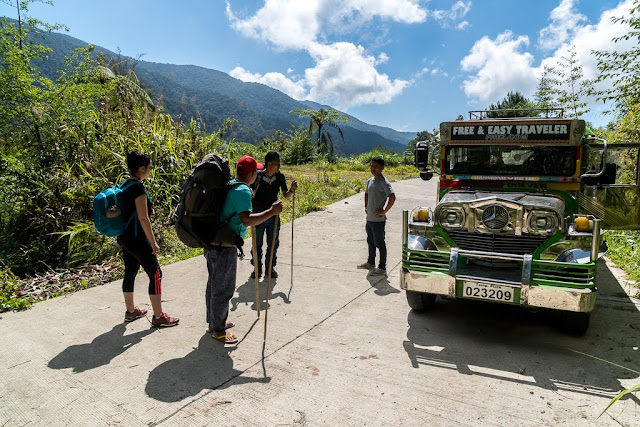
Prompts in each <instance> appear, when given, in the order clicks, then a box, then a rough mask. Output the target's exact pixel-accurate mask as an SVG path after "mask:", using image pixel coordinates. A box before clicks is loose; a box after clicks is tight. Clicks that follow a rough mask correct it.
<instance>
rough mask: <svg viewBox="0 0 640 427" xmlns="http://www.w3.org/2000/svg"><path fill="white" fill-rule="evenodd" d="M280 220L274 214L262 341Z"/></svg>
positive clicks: (264, 340)
mask: <svg viewBox="0 0 640 427" xmlns="http://www.w3.org/2000/svg"><path fill="white" fill-rule="evenodd" d="M279 222H280V215H276V220H275V223H276V224H275V227H274V228H273V239H271V253H270V254H269V275H268V276H267V299H266V300H265V307H264V339H263V343H265V342H267V316H268V315H269V290H270V289H271V269H272V268H273V253H274V252H275V246H276V237H277V236H278V225H279Z"/></svg>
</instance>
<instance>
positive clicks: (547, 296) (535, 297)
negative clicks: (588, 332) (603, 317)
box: [400, 269, 596, 313]
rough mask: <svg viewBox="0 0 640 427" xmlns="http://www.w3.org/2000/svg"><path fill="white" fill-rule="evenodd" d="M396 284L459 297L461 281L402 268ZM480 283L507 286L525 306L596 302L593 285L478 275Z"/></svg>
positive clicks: (580, 307)
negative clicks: (549, 283) (515, 280)
mask: <svg viewBox="0 0 640 427" xmlns="http://www.w3.org/2000/svg"><path fill="white" fill-rule="evenodd" d="M400 280H401V282H400V287H401V288H402V289H405V290H407V291H415V292H423V293H429V294H436V295H442V296H446V297H451V298H463V296H462V291H461V289H462V283H463V282H464V280H465V279H457V278H456V277H452V276H449V275H448V274H446V273H439V272H432V273H425V272H412V271H409V270H406V269H403V271H402V273H401V275H400ZM481 281H482V282H483V283H489V284H499V285H502V286H510V287H512V288H513V290H514V294H515V295H516V298H515V301H514V304H519V305H521V306H527V307H544V308H550V309H555V310H566V311H576V312H584V313H588V312H591V311H592V310H593V308H594V306H595V302H596V289H595V287H594V288H586V289H584V288H582V289H581V288H566V287H558V286H545V285H531V284H529V285H524V284H510V283H505V282H503V281H499V280H491V279H487V278H482V279H481Z"/></svg>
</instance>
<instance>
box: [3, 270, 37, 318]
mask: <svg viewBox="0 0 640 427" xmlns="http://www.w3.org/2000/svg"><path fill="white" fill-rule="evenodd" d="M34 303H35V300H34V299H33V298H30V297H26V296H24V295H22V291H21V289H20V286H19V285H18V282H17V280H16V277H15V276H14V275H13V273H12V272H11V270H9V269H0V312H2V311H9V310H24V309H25V308H27V307H29V306H31V305H32V304H34Z"/></svg>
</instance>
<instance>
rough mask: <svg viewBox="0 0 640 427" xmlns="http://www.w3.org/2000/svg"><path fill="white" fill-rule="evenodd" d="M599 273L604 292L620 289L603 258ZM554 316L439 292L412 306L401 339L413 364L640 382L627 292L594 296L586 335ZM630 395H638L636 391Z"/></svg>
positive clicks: (607, 385) (615, 383) (578, 381)
mask: <svg viewBox="0 0 640 427" xmlns="http://www.w3.org/2000/svg"><path fill="white" fill-rule="evenodd" d="M599 274H601V275H602V277H599V280H600V281H601V284H602V285H603V287H604V288H605V296H606V295H609V292H614V293H615V294H616V295H622V294H621V293H620V292H619V290H620V285H619V284H618V285H615V286H614V285H612V284H611V280H614V281H615V278H614V277H613V275H612V274H611V272H610V271H609V270H608V268H607V267H606V266H605V267H604V268H601V270H600V273H599ZM607 275H609V276H610V277H607ZM615 283H616V284H617V282H615ZM616 287H617V288H618V289H616ZM624 295H625V296H626V294H624ZM559 321H560V317H559V313H558V312H556V311H550V310H535V311H534V310H528V309H524V308H521V307H518V306H510V305H506V304H496V303H488V302H482V301H473V300H464V299H456V300H454V299H441V298H438V300H437V301H436V304H435V306H434V308H433V309H432V311H429V312H427V313H416V312H414V311H410V312H409V314H408V323H409V331H408V333H407V340H406V341H404V343H403V344H404V348H405V351H406V352H407V355H408V357H409V360H410V362H411V364H412V366H413V367H414V368H420V367H427V366H428V367H432V368H433V367H435V368H437V369H449V370H455V371H458V372H459V373H463V374H467V375H470V376H480V377H489V378H495V379H499V380H502V381H511V382H516V383H522V384H528V385H533V386H538V387H541V388H544V389H548V390H554V391H557V392H561V391H572V392H577V393H583V394H587V395H595V396H602V397H606V398H612V397H614V396H615V395H616V394H617V393H618V392H620V391H621V390H622V389H624V388H625V387H624V386H623V385H622V383H621V380H623V379H625V380H626V379H632V380H635V382H640V379H639V378H640V374H639V373H638V372H640V357H638V356H639V351H638V350H637V347H636V346H637V345H638V341H639V338H640V313H639V312H638V309H637V308H636V306H635V305H634V304H633V303H632V301H631V300H630V299H629V298H628V297H626V298H622V297H621V298H617V299H616V301H615V304H612V303H611V301H604V303H598V302H597V303H596V309H595V310H594V312H593V313H592V316H591V325H590V328H589V330H588V331H587V334H586V335H585V336H583V337H571V336H567V335H565V334H563V333H562V332H560V331H559V330H558V328H557V326H558V323H559ZM634 347H635V349H634ZM628 398H629V399H633V400H634V401H635V402H636V403H640V400H638V399H637V398H636V397H634V396H633V395H628ZM603 409H604V408H603Z"/></svg>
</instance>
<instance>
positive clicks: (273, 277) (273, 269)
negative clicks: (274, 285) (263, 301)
mask: <svg viewBox="0 0 640 427" xmlns="http://www.w3.org/2000/svg"><path fill="white" fill-rule="evenodd" d="M271 278H272V279H277V278H278V272H277V271H276V269H275V268H272V269H271Z"/></svg>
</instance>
